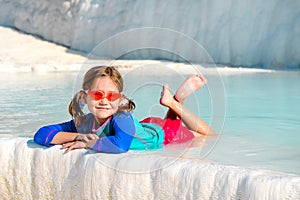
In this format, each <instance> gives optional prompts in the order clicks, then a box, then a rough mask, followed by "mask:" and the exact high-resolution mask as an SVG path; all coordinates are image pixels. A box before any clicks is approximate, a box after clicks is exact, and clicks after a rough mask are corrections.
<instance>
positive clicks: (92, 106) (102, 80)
mask: <svg viewBox="0 0 300 200" xmlns="http://www.w3.org/2000/svg"><path fill="white" fill-rule="evenodd" d="M89 90H92V91H103V92H104V93H105V96H106V95H107V93H108V92H110V91H112V92H117V93H120V91H119V90H118V88H117V86H116V84H115V83H114V82H113V81H112V79H111V78H110V77H108V76H103V77H99V78H96V79H95V81H94V82H93V84H92V86H91V88H90V89H89ZM120 99H121V98H118V99H117V100H114V101H109V100H108V99H107V98H106V97H104V98H102V99H100V100H94V99H93V98H92V97H91V96H90V95H86V103H87V105H88V108H89V110H90V112H91V113H92V114H93V115H94V116H95V119H96V120H97V122H98V123H99V124H102V123H103V122H104V121H105V120H106V119H107V118H108V117H110V116H112V115H113V114H115V113H116V112H117V111H118V109H119V104H120V101H121V100H120Z"/></svg>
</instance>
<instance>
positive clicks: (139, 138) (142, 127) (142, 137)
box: [130, 119, 164, 150]
mask: <svg viewBox="0 0 300 200" xmlns="http://www.w3.org/2000/svg"><path fill="white" fill-rule="evenodd" d="M134 122H135V127H136V132H135V136H134V137H133V140H132V142H131V145H130V149H131V150H144V149H159V148H161V147H162V144H163V141H164V131H163V129H162V128H161V127H160V126H158V125H156V124H151V123H140V122H139V121H137V120H136V119H134Z"/></svg>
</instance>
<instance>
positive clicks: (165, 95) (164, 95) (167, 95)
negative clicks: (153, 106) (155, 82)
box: [160, 85, 175, 107]
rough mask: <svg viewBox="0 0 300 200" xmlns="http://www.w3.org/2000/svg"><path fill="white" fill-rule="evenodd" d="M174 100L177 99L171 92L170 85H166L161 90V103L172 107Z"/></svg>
mask: <svg viewBox="0 0 300 200" xmlns="http://www.w3.org/2000/svg"><path fill="white" fill-rule="evenodd" d="M173 101H175V99H174V97H173V95H172V93H171V92H170V90H169V87H168V85H164V86H163V90H162V92H161V98H160V104H161V105H163V106H167V107H170V105H171V104H172V102H173Z"/></svg>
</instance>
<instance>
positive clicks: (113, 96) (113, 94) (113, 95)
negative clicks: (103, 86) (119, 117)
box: [88, 90, 122, 101]
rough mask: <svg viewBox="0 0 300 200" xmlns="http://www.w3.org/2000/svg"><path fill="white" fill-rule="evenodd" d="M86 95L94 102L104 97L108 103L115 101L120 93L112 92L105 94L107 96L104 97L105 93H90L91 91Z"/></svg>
mask: <svg viewBox="0 0 300 200" xmlns="http://www.w3.org/2000/svg"><path fill="white" fill-rule="evenodd" d="M88 95H89V96H90V97H91V98H92V99H93V100H95V101H98V100H100V99H103V98H105V97H106V98H107V100H108V101H115V100H117V99H119V98H120V97H121V96H122V95H121V94H120V93H118V92H112V91H109V92H107V95H106V96H105V93H104V92H103V91H92V90H89V91H88Z"/></svg>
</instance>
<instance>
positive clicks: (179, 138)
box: [141, 117, 194, 145]
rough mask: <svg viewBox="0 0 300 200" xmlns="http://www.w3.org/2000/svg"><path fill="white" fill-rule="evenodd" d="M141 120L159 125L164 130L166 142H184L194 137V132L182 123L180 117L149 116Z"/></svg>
mask: <svg viewBox="0 0 300 200" xmlns="http://www.w3.org/2000/svg"><path fill="white" fill-rule="evenodd" d="M141 122H144V123H153V124H156V125H159V126H160V127H162V129H163V130H164V133H165V134H164V135H165V136H164V144H165V145H166V144H169V143H183V142H187V141H189V140H191V139H193V138H194V134H193V133H192V132H191V131H190V130H189V129H188V128H186V127H185V126H183V125H182V124H181V120H180V119H175V120H171V119H161V118H158V117H148V118H146V119H144V120H142V121H141Z"/></svg>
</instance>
